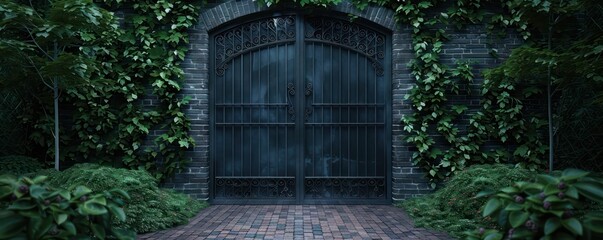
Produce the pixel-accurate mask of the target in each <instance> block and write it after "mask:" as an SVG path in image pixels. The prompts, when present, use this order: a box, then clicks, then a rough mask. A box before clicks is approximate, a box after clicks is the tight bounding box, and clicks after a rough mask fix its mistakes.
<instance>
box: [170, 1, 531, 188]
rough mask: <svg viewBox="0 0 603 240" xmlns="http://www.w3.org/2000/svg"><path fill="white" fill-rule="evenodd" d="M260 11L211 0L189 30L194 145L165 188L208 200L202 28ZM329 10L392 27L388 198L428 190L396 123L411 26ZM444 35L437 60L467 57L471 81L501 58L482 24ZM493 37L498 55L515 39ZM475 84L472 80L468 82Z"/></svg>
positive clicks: (407, 80) (345, 8)
mask: <svg viewBox="0 0 603 240" xmlns="http://www.w3.org/2000/svg"><path fill="white" fill-rule="evenodd" d="M284 8H286V7H284ZM265 10H267V9H265V8H260V7H258V6H257V3H256V2H253V1H251V0H248V1H244V0H231V1H212V2H210V3H209V4H208V5H206V7H205V8H204V9H202V10H201V11H202V12H201V14H200V17H199V21H198V24H197V25H196V26H195V27H193V28H192V29H191V30H190V45H189V51H188V54H187V56H186V58H185V60H184V62H183V64H182V67H183V68H184V72H185V83H184V84H183V88H182V89H183V90H182V94H183V95H186V96H190V97H191V98H192V100H191V102H190V104H189V105H188V108H187V109H186V114H187V115H188V117H189V118H190V119H191V123H192V131H191V132H190V135H191V136H192V137H193V138H194V139H195V141H196V143H197V145H196V146H195V147H194V148H193V149H191V150H190V151H188V152H187V156H188V157H190V158H191V159H192V162H191V163H190V164H189V165H188V166H187V167H186V168H185V169H184V170H183V171H182V172H180V173H177V174H176V175H175V177H174V178H172V179H171V180H169V181H167V182H166V183H165V185H164V186H165V187H170V188H173V189H176V190H178V191H180V192H184V193H187V194H189V195H191V196H192V197H195V198H198V199H209V197H210V196H209V187H210V184H211V179H210V177H209V176H210V174H209V171H210V168H209V166H210V164H209V117H210V116H209V114H210V113H209V112H208V109H209V95H208V94H209V86H208V81H209V70H208V63H209V49H208V46H209V34H208V32H209V31H211V30H212V29H214V28H216V27H218V26H219V25H221V24H223V23H226V22H229V21H231V20H235V19H237V18H239V17H243V16H246V15H249V14H253V13H258V12H262V11H265ZM332 10H333V11H337V12H342V13H351V14H354V15H357V16H359V17H360V18H364V19H366V20H369V21H371V22H373V23H375V24H378V25H380V26H382V27H385V28H387V29H390V30H391V31H392V44H393V46H392V66H391V68H392V76H391V80H392V94H393V98H392V99H393V103H392V120H393V121H392V122H393V126H392V131H393V132H392V159H391V161H392V173H391V174H392V185H391V186H392V198H393V199H394V200H398V199H405V198H409V197H413V196H417V195H421V194H425V193H429V192H430V191H431V189H430V188H429V186H428V184H427V181H426V180H425V178H424V173H423V172H422V171H421V170H420V169H419V168H417V167H415V166H413V165H412V163H411V156H412V153H413V151H414V150H413V147H412V146H409V145H408V144H406V143H405V142H404V140H403V139H402V138H403V136H404V133H403V132H402V128H403V127H402V126H401V124H400V119H401V118H402V116H403V115H404V114H408V113H410V112H411V111H412V110H411V108H410V105H409V102H408V101H405V100H404V95H405V94H407V93H408V91H409V89H410V88H411V87H412V86H413V84H414V83H413V80H412V78H411V75H410V69H409V68H408V66H407V63H408V62H409V61H410V60H411V59H413V58H414V53H413V51H412V45H411V42H412V39H411V37H412V36H411V28H409V27H408V26H401V25H396V23H395V21H394V13H393V11H392V10H389V9H386V8H381V7H368V8H367V9H365V10H363V11H359V10H357V9H355V8H354V7H353V6H352V5H351V4H350V3H349V2H344V3H342V4H340V5H338V6H335V7H332ZM450 37H451V40H450V41H448V42H446V44H445V47H444V51H443V52H444V54H443V56H442V60H443V62H444V63H447V64H453V63H454V62H455V60H457V59H471V60H473V61H474V62H475V64H474V66H475V69H476V74H477V77H478V81H476V82H477V83H479V79H480V78H481V76H480V75H479V72H480V71H481V70H483V69H485V68H488V67H491V66H494V65H496V64H499V63H500V61H501V60H500V59H495V58H492V57H490V55H489V54H488V52H489V49H490V48H489V47H488V44H487V43H488V42H489V39H488V36H487V35H486V34H485V31H484V28H483V26H470V27H468V28H466V29H464V30H462V31H455V30H451V34H450ZM490 41H491V39H490ZM491 42H492V41H491ZM494 42H495V44H494V45H492V47H494V48H497V49H498V54H499V55H501V56H502V57H504V56H507V55H508V53H509V52H510V49H512V48H513V47H515V46H517V45H518V44H519V43H520V41H519V40H518V39H517V37H516V35H513V34H510V35H509V37H507V38H505V39H499V40H496V41H494ZM478 86H479V85H477V84H476V85H475V86H473V87H474V88H477V87H478ZM474 92H475V91H474ZM453 101H455V102H457V103H461V102H462V103H466V104H470V105H471V106H473V107H477V106H478V104H479V99H478V98H476V97H472V96H462V97H457V98H454V99H453Z"/></svg>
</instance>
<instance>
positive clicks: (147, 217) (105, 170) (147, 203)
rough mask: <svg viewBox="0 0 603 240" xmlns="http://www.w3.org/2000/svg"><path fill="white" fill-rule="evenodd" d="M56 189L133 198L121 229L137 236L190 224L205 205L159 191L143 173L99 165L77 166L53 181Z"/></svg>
mask: <svg viewBox="0 0 603 240" xmlns="http://www.w3.org/2000/svg"><path fill="white" fill-rule="evenodd" d="M50 183H51V184H52V185H54V186H58V187H62V188H67V187H69V185H70V184H75V185H86V186H88V187H89V188H90V189H92V190H94V191H103V190H107V189H112V188H118V189H123V190H125V191H127V192H128V193H129V194H130V199H129V200H128V201H126V203H127V204H126V206H125V207H124V210H125V214H126V216H127V218H126V221H125V222H120V223H117V224H118V226H120V227H123V228H127V229H132V230H135V231H136V232H138V233H145V232H153V231H157V230H161V229H166V228H170V227H172V226H175V225H180V224H183V223H187V222H188V219H189V218H191V217H193V216H194V215H195V214H196V213H198V212H199V210H201V209H202V208H204V207H205V204H204V203H201V202H199V201H196V200H193V199H191V198H189V197H188V196H186V195H184V194H180V193H176V192H174V191H171V190H165V189H160V188H159V187H158V186H157V179H155V178H154V177H153V176H151V175H150V174H149V173H148V172H146V171H144V170H127V169H117V168H111V167H104V166H100V165H96V164H77V165H75V166H73V167H71V168H69V169H67V170H65V171H63V172H60V173H58V174H56V175H54V176H53V177H52V178H51V179H50Z"/></svg>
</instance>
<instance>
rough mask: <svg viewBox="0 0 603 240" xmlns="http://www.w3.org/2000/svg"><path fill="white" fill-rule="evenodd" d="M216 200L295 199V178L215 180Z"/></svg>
mask: <svg viewBox="0 0 603 240" xmlns="http://www.w3.org/2000/svg"><path fill="white" fill-rule="evenodd" d="M215 186H216V189H215V192H216V197H218V198H233V199H240V198H260V199H261V198H295V178H292V177H290V178H216V184H215Z"/></svg>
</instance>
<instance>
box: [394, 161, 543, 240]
mask: <svg viewBox="0 0 603 240" xmlns="http://www.w3.org/2000/svg"><path fill="white" fill-rule="evenodd" d="M532 174H533V172H530V171H528V170H525V169H521V168H513V167H511V166H507V165H502V164H494V165H475V166H472V167H470V168H468V169H466V170H464V171H462V172H459V173H457V174H456V175H455V176H453V177H452V178H451V179H450V180H449V181H447V182H446V183H445V184H444V187H442V188H441V189H439V190H437V191H436V192H435V193H433V194H430V195H426V196H423V197H419V198H415V199H411V200H407V201H404V202H402V203H401V204H399V206H401V207H403V208H405V209H406V211H407V212H408V213H409V214H410V216H411V217H413V219H414V221H415V224H417V225H418V226H421V227H429V228H434V229H438V230H443V231H446V232H448V233H449V234H450V235H452V236H454V237H461V236H462V235H463V232H465V231H467V230H473V229H476V228H477V227H478V226H479V224H481V223H482V222H484V221H486V222H489V223H491V224H494V223H492V222H491V221H489V219H487V218H486V219H484V218H482V217H481V214H480V208H481V206H482V205H483V204H484V202H485V201H486V199H483V198H475V196H476V195H477V194H478V193H479V192H481V191H483V190H486V189H498V188H501V187H503V186H507V185H509V184H511V183H513V182H515V181H521V180H528V179H530V178H531V177H530V176H531V175H532Z"/></svg>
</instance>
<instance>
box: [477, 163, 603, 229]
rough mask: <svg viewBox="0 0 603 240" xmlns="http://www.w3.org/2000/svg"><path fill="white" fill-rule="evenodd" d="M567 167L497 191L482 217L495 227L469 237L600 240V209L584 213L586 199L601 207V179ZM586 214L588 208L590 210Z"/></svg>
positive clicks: (602, 180)
mask: <svg viewBox="0 0 603 240" xmlns="http://www.w3.org/2000/svg"><path fill="white" fill-rule="evenodd" d="M589 174H590V173H589V172H586V171H582V170H578V169H566V170H564V171H563V173H562V174H561V176H551V175H539V176H538V177H537V180H536V181H535V182H516V183H514V184H513V185H509V186H508V187H504V188H501V189H499V190H498V191H496V192H492V191H489V192H488V191H485V192H482V193H480V196H488V195H492V196H491V197H490V198H489V200H488V202H487V203H486V204H485V205H484V211H483V216H492V217H493V218H494V219H496V220H497V222H498V224H499V227H500V230H501V231H499V229H489V230H485V229H484V228H481V229H479V230H474V231H471V232H467V238H468V239H491V240H501V239H503V238H505V239H543V240H546V239H603V211H585V210H587V209H588V207H589V206H590V205H591V201H594V202H596V203H599V204H600V203H603V179H601V178H596V177H590V176H589ZM589 210H590V209H589Z"/></svg>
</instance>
